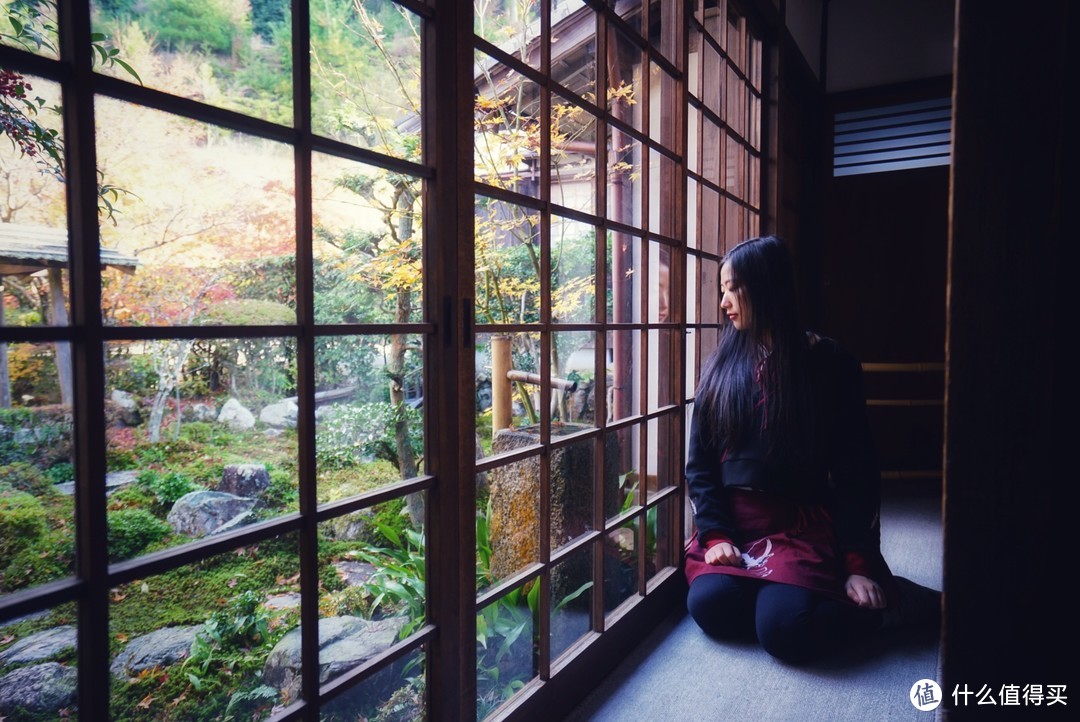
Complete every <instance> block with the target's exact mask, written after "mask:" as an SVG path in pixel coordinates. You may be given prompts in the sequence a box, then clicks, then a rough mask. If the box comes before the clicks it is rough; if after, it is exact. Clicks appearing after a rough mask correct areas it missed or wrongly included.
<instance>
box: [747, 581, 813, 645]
mask: <svg viewBox="0 0 1080 722" xmlns="http://www.w3.org/2000/svg"><path fill="white" fill-rule="evenodd" d="M770 591H773V592H775V593H771V594H764V596H759V599H758V605H757V616H756V625H755V626H756V630H757V636H758V641H759V642H760V643H761V647H762V649H764V650H765V651H766V652H768V653H769V654H770V655H772V656H773V657H776V658H777V659H779V660H781V661H783V662H787V663H789V664H803V663H805V662H808V661H810V660H811V659H812V658H814V657H815V656H816V655H817V653H818V649H819V646H820V644H819V641H820V640H819V636H820V635H819V633H818V632H819V630H817V629H816V625H815V622H814V614H813V612H814V600H813V598H812V597H811V596H809V595H805V594H801V593H798V592H790V591H789V590H787V589H779V590H772V589H770ZM799 591H800V592H801V591H804V590H799ZM762 592H765V590H762Z"/></svg>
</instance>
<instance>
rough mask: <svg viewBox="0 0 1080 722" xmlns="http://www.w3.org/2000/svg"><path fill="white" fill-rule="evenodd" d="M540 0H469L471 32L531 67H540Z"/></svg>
mask: <svg viewBox="0 0 1080 722" xmlns="http://www.w3.org/2000/svg"><path fill="white" fill-rule="evenodd" d="M540 2H541V0H505V2H500V3H493V2H491V1H490V0H474V1H473V10H474V12H473V32H474V33H476V34H477V35H478V36H479V37H481V38H483V39H484V40H487V41H488V42H489V43H491V44H492V45H496V46H498V48H499V49H500V50H502V51H503V52H505V53H508V54H509V55H512V56H514V57H515V58H517V59H519V60H522V61H524V62H526V63H528V64H529V65H531V66H532V67H534V68H539V67H540V47H539V45H538V44H537V42H536V39H537V38H538V37H539V36H540Z"/></svg>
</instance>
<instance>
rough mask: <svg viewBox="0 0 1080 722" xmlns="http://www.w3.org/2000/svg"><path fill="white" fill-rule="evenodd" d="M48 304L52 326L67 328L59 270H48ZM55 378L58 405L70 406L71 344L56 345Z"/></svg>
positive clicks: (65, 306)
mask: <svg viewBox="0 0 1080 722" xmlns="http://www.w3.org/2000/svg"><path fill="white" fill-rule="evenodd" d="M49 304H50V305H51V307H52V324H53V326H67V325H68V313H67V299H66V298H64V284H63V283H62V281H61V277H60V269H59V268H53V267H50V268H49ZM55 346H56V376H57V378H58V379H59V381H60V403H62V404H63V405H64V406H70V405H71V344H69V343H68V342H66V341H58V342H57V343H56V344H55Z"/></svg>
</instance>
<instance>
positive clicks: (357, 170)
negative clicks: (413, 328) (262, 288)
mask: <svg viewBox="0 0 1080 722" xmlns="http://www.w3.org/2000/svg"><path fill="white" fill-rule="evenodd" d="M311 165H312V185H313V196H314V199H313V201H312V219H313V224H314V227H313V229H312V231H313V237H314V244H313V251H312V253H313V256H314V265H315V274H314V277H313V280H314V285H315V321H316V323H409V322H417V321H421V320H423V235H424V234H423V225H422V217H423V208H422V198H423V193H422V191H423V182H422V181H421V180H420V179H419V178H416V177H414V176H410V175H407V174H405V173H400V172H390V171H387V170H384V169H382V168H377V167H375V166H370V165H366V164H364V163H357V162H354V161H347V160H343V159H341V158H335V157H333V156H328V155H322V154H314V155H313V156H312V159H311Z"/></svg>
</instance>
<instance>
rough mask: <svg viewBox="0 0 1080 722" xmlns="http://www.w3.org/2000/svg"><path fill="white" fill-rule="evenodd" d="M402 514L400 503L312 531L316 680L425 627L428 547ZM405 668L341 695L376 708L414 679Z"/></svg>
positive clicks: (398, 665)
mask: <svg viewBox="0 0 1080 722" xmlns="http://www.w3.org/2000/svg"><path fill="white" fill-rule="evenodd" d="M418 496H422V494H418ZM420 504H421V505H422V504H423V500H422V499H421V500H420ZM405 509H406V501H405V500H404V499H400V498H399V499H394V500H393V501H390V502H384V503H382V504H377V505H376V506H374V507H371V508H368V509H363V510H361V511H359V512H354V513H352V514H349V515H346V516H344V517H338V518H335V519H330V520H328V521H325V522H323V523H321V524H320V525H319V536H320V542H321V543H320V550H321V553H320V570H319V579H320V581H321V582H322V588H323V593H322V595H321V598H320V600H319V617H320V618H319V664H320V667H321V668H323V669H325V670H327V672H328V674H325V673H324V675H320V676H321V677H322V676H326V677H329V678H333V677H334V676H336V675H338V674H342V673H344V672H347V671H349V670H350V669H352V668H353V667H357V666H359V665H361V664H363V663H364V662H367V661H368V660H369V659H371V658H372V657H374V656H376V655H377V654H379V653H381V652H383V651H384V650H386V649H387V648H389V647H390V646H392V645H393V644H395V643H396V642H398V641H400V640H403V639H405V638H406V637H408V636H409V635H410V634H412V633H413V632H415V631H416V630H418V629H420V628H421V627H422V626H423V625H424V620H425V618H426V610H427V595H426V592H425V588H426V587H425V564H426V557H427V547H426V545H425V542H424V531H423V528H422V526H419V525H414V524H413V523H412V522H410V520H409V516H408V515H407V514H406V513H405ZM405 665H406V661H402V662H399V663H396V664H393V665H390V666H388V667H386V668H384V669H383V670H382V671H380V672H377V673H376V674H375V675H374V676H373V677H369V678H368V680H367V681H366V682H361V683H360V687H358V688H354V690H353V693H350V695H348V696H349V697H350V698H351V699H352V701H353V702H354V703H358V704H365V703H366V704H367V705H370V706H378V705H377V702H378V699H376V698H378V697H384V696H388V695H389V694H391V693H392V692H393V691H394V690H395V689H397V688H399V687H402V686H403V684H402V683H403V682H407V681H408V677H409V676H414V675H409V674H407V673H406V670H405ZM414 674H415V673H414ZM322 681H324V682H325V681H329V679H323V680H322ZM414 691H415V690H414Z"/></svg>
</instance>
